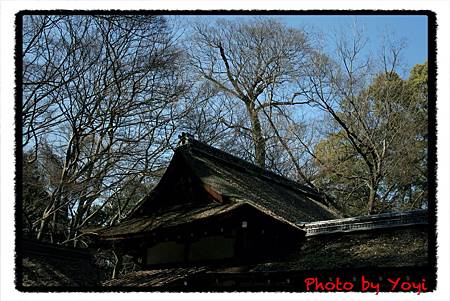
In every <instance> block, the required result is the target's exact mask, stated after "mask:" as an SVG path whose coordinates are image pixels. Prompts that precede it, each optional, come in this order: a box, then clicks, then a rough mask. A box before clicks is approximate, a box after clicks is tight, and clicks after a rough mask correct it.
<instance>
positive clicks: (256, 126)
mask: <svg viewBox="0 0 450 301" xmlns="http://www.w3.org/2000/svg"><path fill="white" fill-rule="evenodd" d="M192 40H193V41H192V44H191V45H190V53H191V59H192V64H193V66H194V67H195V69H196V72H197V73H198V74H200V75H201V77H202V78H203V79H205V80H206V81H208V82H210V83H211V84H213V85H214V86H215V87H216V89H218V90H219V91H221V92H222V93H223V94H225V95H226V96H227V97H230V98H233V99H236V100H238V101H239V103H240V105H241V106H243V107H244V108H245V111H246V116H247V120H248V121H249V127H248V128H246V127H241V130H243V131H245V132H248V134H250V135H251V139H252V141H253V147H254V156H255V162H256V163H257V164H258V165H260V166H262V167H264V166H265V165H266V144H267V140H268V139H269V137H268V134H267V133H265V129H264V128H263V124H262V119H261V118H262V116H261V110H263V109H264V108H268V107H280V106H286V105H293V104H303V103H305V102H304V100H302V99H301V98H300V97H301V94H300V93H297V91H296V90H293V89H292V88H293V85H292V83H293V82H295V81H296V79H297V78H298V77H301V76H302V70H303V67H304V65H305V64H307V63H308V56H309V52H310V45H309V41H308V38H307V36H306V35H305V33H303V32H301V31H299V30H295V29H291V28H288V27H286V26H284V25H282V24H281V23H279V22H277V21H275V20H272V19H254V20H252V21H251V22H246V23H238V22H231V21H225V20H219V21H217V23H216V24H215V25H206V24H197V25H195V26H194V34H193V38H192ZM230 126H231V127H233V126H236V125H235V124H231V125H230Z"/></svg>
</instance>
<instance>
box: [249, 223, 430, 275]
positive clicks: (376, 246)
mask: <svg viewBox="0 0 450 301" xmlns="http://www.w3.org/2000/svg"><path fill="white" fill-rule="evenodd" d="M427 264H428V231H427V228H426V227H422V228H415V227H407V228H396V229H383V230H382V231H381V230H380V231H376V230H375V231H374V230H372V231H368V232H354V233H344V234H334V235H326V236H323V235H317V236H312V237H309V238H308V239H307V240H306V242H305V243H304V244H303V245H302V247H301V248H300V250H299V252H297V253H296V254H294V255H293V256H292V257H291V258H290V259H288V260H284V261H283V262H274V263H266V264H259V265H256V266H254V267H253V268H251V269H250V270H251V271H283V270H321V269H341V268H360V267H378V268H382V267H406V266H412V267H414V266H426V265H427Z"/></svg>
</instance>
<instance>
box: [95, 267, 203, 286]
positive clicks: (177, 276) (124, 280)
mask: <svg viewBox="0 0 450 301" xmlns="http://www.w3.org/2000/svg"><path fill="white" fill-rule="evenodd" d="M206 270H207V268H206V267H186V268H169V269H160V270H148V271H137V272H132V273H128V274H127V275H125V276H122V277H120V278H118V279H113V280H109V281H106V282H104V283H103V285H104V286H109V287H111V286H117V287H136V288H138V287H156V288H157V287H164V286H167V285H170V284H171V283H173V282H179V281H181V280H183V279H187V278H189V277H191V276H193V275H195V274H197V273H201V272H204V271H206Z"/></svg>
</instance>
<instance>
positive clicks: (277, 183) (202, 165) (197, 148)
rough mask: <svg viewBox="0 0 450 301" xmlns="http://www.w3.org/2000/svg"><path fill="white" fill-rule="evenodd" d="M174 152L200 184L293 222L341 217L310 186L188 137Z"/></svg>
mask: <svg viewBox="0 0 450 301" xmlns="http://www.w3.org/2000/svg"><path fill="white" fill-rule="evenodd" d="M177 152H180V153H182V154H183V156H184V158H185V160H186V161H187V162H188V164H189V166H190V167H191V169H192V171H193V172H194V173H195V174H196V176H198V177H199V178H200V179H201V181H202V182H203V183H205V184H208V185H209V186H211V187H212V188H213V189H215V190H216V191H217V192H219V193H220V194H222V195H227V196H231V197H235V198H240V199H244V200H248V201H251V202H253V203H255V204H256V205H259V206H260V207H261V209H263V208H264V209H266V210H269V211H272V212H273V213H274V214H276V215H278V216H281V217H283V218H284V219H286V220H288V221H290V222H293V223H296V222H299V221H302V222H312V221H319V220H328V219H335V218H338V217H340V216H339V214H338V213H337V212H335V211H332V210H331V209H330V208H328V207H327V206H325V205H324V204H323V203H321V196H320V195H318V194H317V193H316V192H314V191H313V190H311V189H310V188H308V187H305V186H303V185H300V184H298V183H296V182H294V181H291V180H289V179H286V178H284V177H281V176H279V175H277V174H275V173H273V172H270V171H267V170H264V169H262V168H260V167H258V166H256V165H254V164H251V163H248V162H246V161H244V160H242V159H239V158H237V157H234V156H232V155H230V154H227V153H225V152H223V151H220V150H218V149H216V148H213V147H211V146H208V145H206V144H203V143H201V142H199V141H196V140H191V141H189V143H187V144H185V145H182V146H180V147H179V148H178V149H177Z"/></svg>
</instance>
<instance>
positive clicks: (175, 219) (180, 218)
mask: <svg viewBox="0 0 450 301" xmlns="http://www.w3.org/2000/svg"><path fill="white" fill-rule="evenodd" d="M242 205H244V203H236V202H233V203H228V204H217V203H211V204H208V205H203V206H200V207H193V208H192V207H191V208H187V209H185V208H184V209H183V208H180V206H176V207H174V208H172V210H171V208H168V209H167V210H166V211H165V212H164V213H155V214H153V215H143V216H138V217H134V218H130V219H126V220H124V221H122V222H121V223H120V224H118V225H117V226H114V227H111V228H107V229H104V230H98V231H97V232H96V233H97V234H99V235H101V236H103V237H111V238H121V237H124V236H128V235H134V234H138V233H145V232H151V231H153V230H155V229H162V228H168V227H173V226H177V225H181V224H185V223H189V222H193V221H196V220H200V219H205V218H208V217H211V216H215V215H220V214H224V213H226V212H229V211H231V210H234V209H236V208H238V207H240V206H242Z"/></svg>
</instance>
